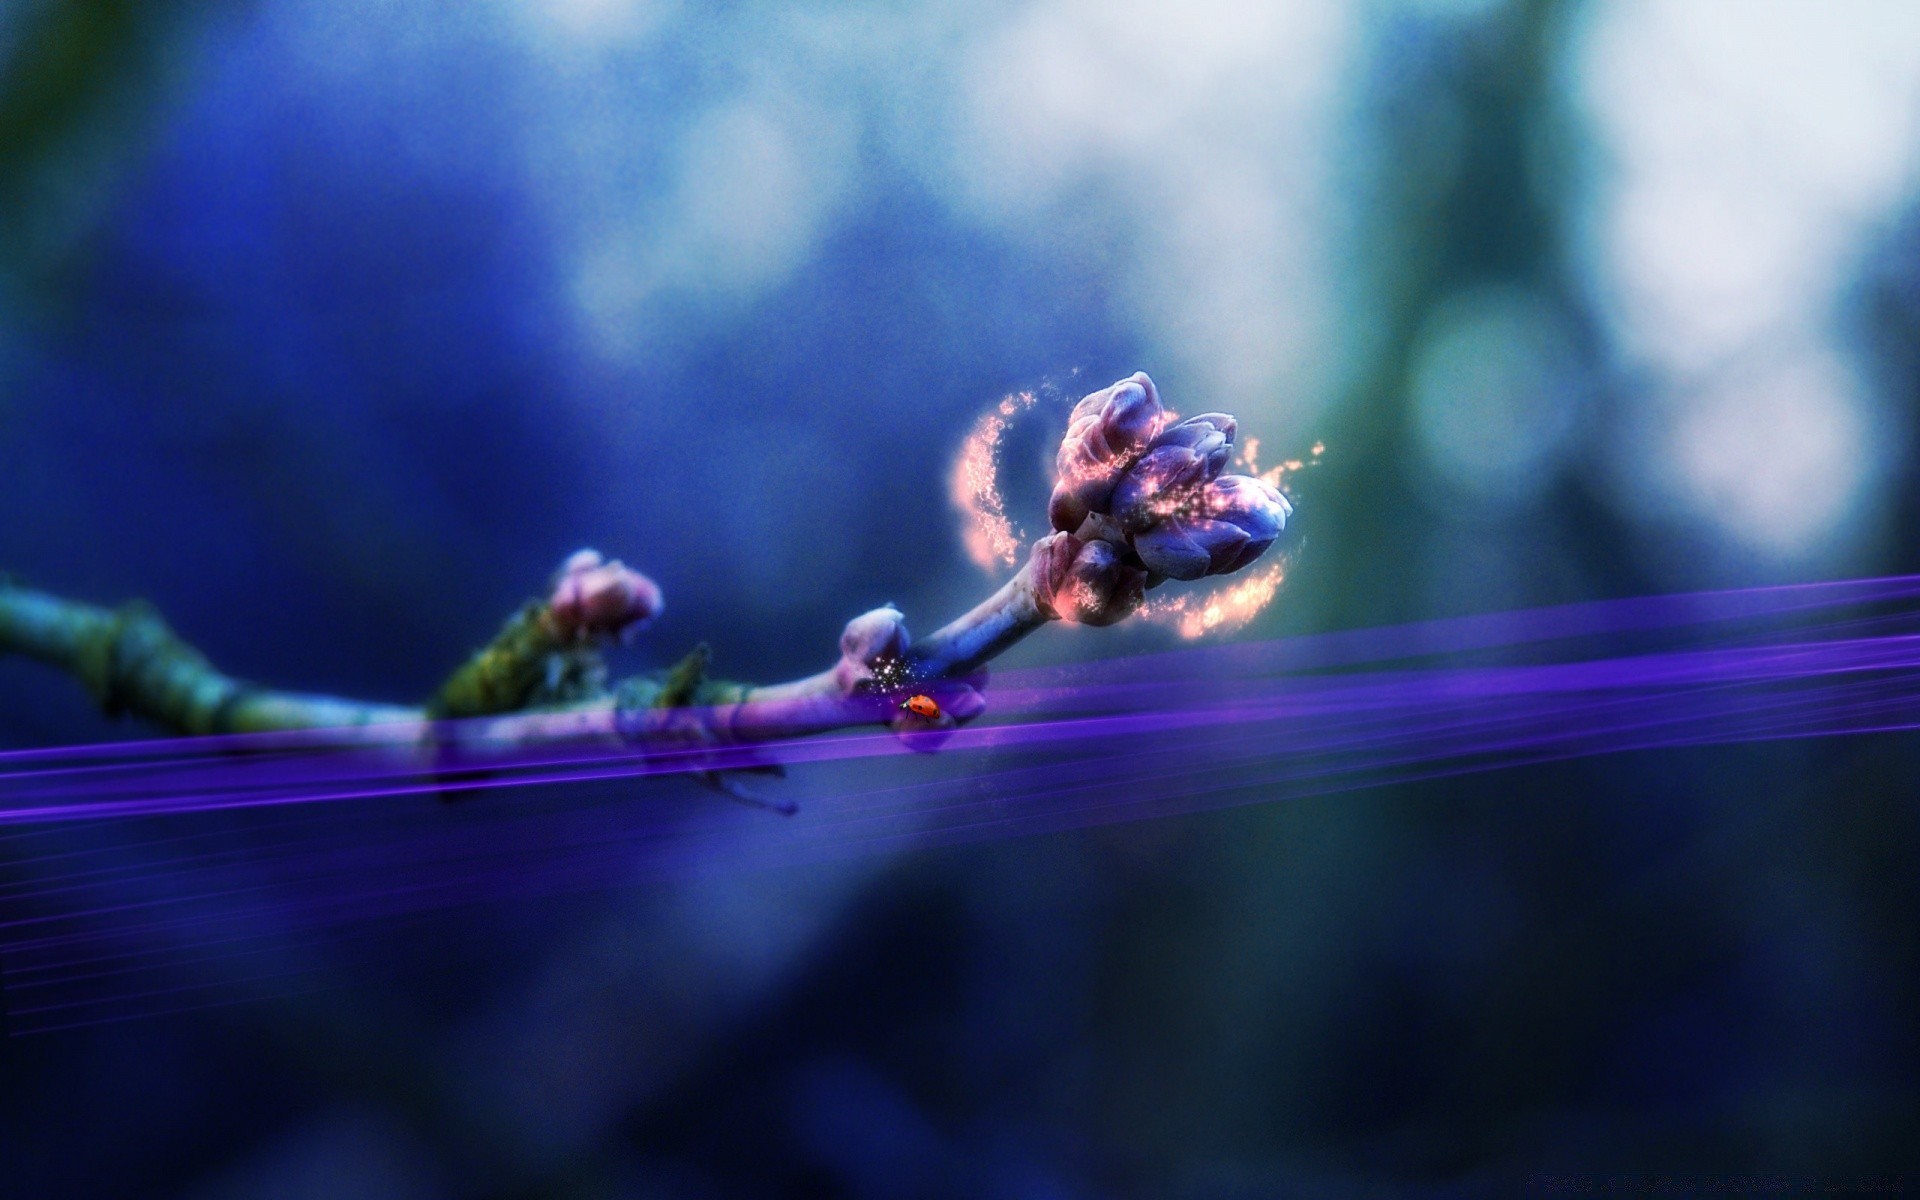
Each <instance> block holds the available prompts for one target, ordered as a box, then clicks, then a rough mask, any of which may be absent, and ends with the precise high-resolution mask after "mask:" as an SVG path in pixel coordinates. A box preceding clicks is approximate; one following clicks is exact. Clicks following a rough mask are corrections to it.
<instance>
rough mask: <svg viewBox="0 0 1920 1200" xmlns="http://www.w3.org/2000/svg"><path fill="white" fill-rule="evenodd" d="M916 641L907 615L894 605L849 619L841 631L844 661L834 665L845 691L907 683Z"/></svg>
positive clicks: (841, 689)
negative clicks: (909, 657) (909, 659)
mask: <svg viewBox="0 0 1920 1200" xmlns="http://www.w3.org/2000/svg"><path fill="white" fill-rule="evenodd" d="M912 644H913V637H912V635H910V634H909V633H908V632H907V618H906V617H905V616H904V615H903V614H902V613H901V612H900V610H899V609H897V608H894V607H893V606H892V605H887V606H886V607H884V608H876V609H874V610H872V611H871V612H865V613H861V614H860V615H859V616H857V617H855V618H854V619H853V620H851V621H848V622H847V627H846V629H845V630H843V631H842V632H841V634H840V661H839V663H838V664H836V665H835V667H834V668H833V672H834V682H835V683H836V684H837V685H838V686H839V688H840V691H841V694H843V695H848V696H851V695H853V694H854V693H855V692H868V691H876V690H878V691H888V690H891V689H894V688H897V687H900V686H901V685H903V684H904V683H906V682H907V679H906V669H907V661H906V654H907V649H908V647H910V646H911V645H912Z"/></svg>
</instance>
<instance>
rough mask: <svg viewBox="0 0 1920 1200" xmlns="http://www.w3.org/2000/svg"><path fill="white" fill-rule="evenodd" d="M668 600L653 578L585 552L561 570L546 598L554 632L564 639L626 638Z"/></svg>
mask: <svg viewBox="0 0 1920 1200" xmlns="http://www.w3.org/2000/svg"><path fill="white" fill-rule="evenodd" d="M665 606H666V601H665V600H664V599H663V598H662V597H661V595H660V588H659V586H658V585H656V584H655V583H654V582H653V580H651V579H648V578H647V577H646V576H645V575H642V574H641V573H640V572H638V571H636V570H634V569H633V568H631V567H629V566H627V565H625V564H624V563H622V562H621V561H620V560H619V559H613V560H611V561H608V560H606V559H603V558H601V556H600V554H599V552H598V551H595V550H581V551H578V552H577V553H575V554H574V555H573V556H572V557H570V558H568V559H567V561H566V562H565V563H564V564H563V565H562V566H561V568H560V573H559V574H558V575H557V576H555V577H554V581H553V591H552V594H551V595H550V596H549V598H548V600H547V612H548V613H549V615H550V617H551V619H552V621H553V625H554V628H555V629H556V630H557V631H558V632H559V633H560V635H561V637H562V638H566V639H571V640H575V641H590V640H593V639H596V638H613V637H620V638H624V637H626V636H628V635H630V634H633V633H636V632H638V631H639V630H640V629H641V628H643V627H645V625H646V624H647V622H649V621H651V620H652V619H653V618H654V617H656V616H658V615H659V614H660V611H661V610H662V609H663V608H664V607H665Z"/></svg>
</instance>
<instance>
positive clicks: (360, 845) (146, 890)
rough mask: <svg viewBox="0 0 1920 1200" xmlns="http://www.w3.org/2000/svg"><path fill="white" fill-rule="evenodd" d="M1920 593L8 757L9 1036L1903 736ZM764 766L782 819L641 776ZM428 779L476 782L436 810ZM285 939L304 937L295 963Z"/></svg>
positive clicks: (1482, 624)
mask: <svg viewBox="0 0 1920 1200" xmlns="http://www.w3.org/2000/svg"><path fill="white" fill-rule="evenodd" d="M1917 598H1920V578H1913V577H1905V578H1898V579H1879V580H1853V581H1845V582H1840V583H1832V584H1818V585H1802V586H1796V587H1786V588H1768V589H1755V590H1749V591H1740V592H1721V593H1702V594H1695V595H1689V596H1676V597H1658V598H1648V599H1635V600H1621V601H1608V602H1601V603H1595V604H1583V605H1575V606H1570V607H1566V608H1556V609H1542V610H1534V611H1530V612H1520V613H1506V614H1495V615H1490V616H1480V617H1466V618H1458V619H1452V620H1447V621H1432V622H1424V623H1420V624H1417V625H1408V626H1398V627H1394V628H1390V629H1382V630H1360V631H1351V632H1346V633H1336V634H1325V635H1317V636H1314V637H1305V638H1294V639H1286V640H1281V641H1273V642H1265V643H1242V644H1235V645H1221V646H1207V647H1198V648H1188V649H1184V650H1179V651H1173V652H1168V653H1161V654H1154V655H1145V656H1140V657H1136V658H1130V659H1123V660H1110V661H1106V662H1094V663H1083V664H1074V665H1070V666H1064V667H1045V668H1029V669H1025V670H1016V671H1007V672H1002V673H1001V674H1000V675H999V676H998V678H997V679H996V680H995V681H994V683H993V684H992V685H991V686H990V688H989V690H988V697H989V702H990V704H991V705H992V707H991V709H990V713H989V716H988V718H986V719H984V720H983V721H981V722H979V723H976V724H974V725H972V726H969V727H967V728H965V729H962V730H960V731H958V732H956V733H955V734H954V736H953V737H952V739H951V740H950V741H949V742H948V743H947V744H946V745H945V747H944V748H943V749H942V750H941V752H940V753H939V754H938V755H936V756H933V757H927V756H921V755H915V754H912V753H911V752H908V751H906V750H905V749H904V747H903V746H902V745H901V743H900V741H899V739H897V738H896V737H894V735H892V734H891V733H889V732H886V731H875V730H871V729H861V730H853V731H848V732H844V733H839V734H832V735H825V736H819V737H814V738H809V739H804V740H794V741H786V742H778V743H769V744H759V745H755V746H751V747H717V748H703V749H698V750H671V751H666V750H663V751H654V752H650V753H646V754H642V753H640V752H638V751H637V750H635V749H632V748H609V747H604V746H601V747H577V748H564V747H545V748H542V749H540V750H538V751H525V750H521V751H513V750H507V749H502V750H499V751H497V752H495V753H492V754H487V755H481V754H479V753H478V752H477V750H476V748H474V747H472V746H463V747H462V748H461V754H462V755H463V757H462V758H461V759H460V760H459V761H448V760H446V759H445V758H444V757H443V758H441V759H440V760H438V761H434V760H432V759H431V758H429V757H427V756H424V755H422V754H420V753H419V752H418V751H417V750H416V749H415V748H414V747H413V746H412V745H411V744H410V739H411V736H412V733H417V730H412V731H411V732H410V733H409V734H408V735H407V737H405V738H403V737H400V736H399V733H400V731H401V730H402V729H405V728H407V727H404V726H402V727H396V728H395V729H394V730H391V731H386V732H382V731H380V730H377V729H376V730H369V731H357V733H356V736H357V738H358V739H359V743H360V744H359V745H358V746H356V747H353V748H349V749H344V750H343V749H341V748H339V747H338V746H337V745H335V744H333V742H332V739H333V738H334V737H335V736H336V735H334V734H330V733H321V734H292V735H289V734H274V735H247V736H241V737H219V738H194V739H173V740H166V741H148V742H135V743H123V744H118V745H108V746H86V747H68V748H58V749H46V750H26V751H14V752H7V753H0V824H4V825H11V826H14V827H15V831H14V832H12V833H9V834H6V835H0V836H4V839H5V840H4V844H5V845H7V846H8V847H9V850H10V853H9V855H8V856H7V861H8V863H9V864H10V866H12V867H13V868H14V869H13V871H12V873H11V874H12V876H13V877H12V878H11V879H10V880H7V881H5V882H0V954H4V956H5V963H6V968H7V979H8V984H9V991H8V996H9V1013H10V1020H11V1027H12V1028H13V1029H14V1030H15V1031H16V1032H20V1031H28V1030H34V1029H48V1028H53V1027H57V1026H63V1025H66V1024H69V1023H88V1022H91V1021H94V1020H102V1019H112V1018H114V1017H116V1016H124V1015H137V1014H139V1013H142V1012H147V1011H153V1010H155V1009H156V1007H158V1006H162V1005H163V1003H164V1004H171V1003H172V1001H173V1000H174V999H177V998H179V997H181V996H191V995H203V994H204V995H205V996H207V997H208V999H207V1000H206V1002H208V1003H218V1002H225V1001H226V999H228V998H230V997H231V995H232V993H233V990H234V989H236V988H237V989H241V990H245V989H247V988H250V987H253V986H255V985H258V984H261V983H263V982H271V981H284V980H286V979H289V978H296V977H303V976H305V975H308V974H312V971H311V970H310V969H309V968H308V967H307V966H305V965H303V964H305V963H306V961H307V960H306V959H305V958H304V957H303V956H302V954H297V953H294V950H295V949H296V948H306V949H312V948H314V947H319V946H322V945H325V946H328V947H338V946H340V945H343V944H347V943H351V942H352V941H353V940H354V939H355V938H356V937H358V936H359V932H358V931H365V930H370V929H378V928H384V927H385V925H384V924H383V923H386V922H391V921H393V920H395V919H399V918H408V917H418V916H423V915H426V914H432V913H445V912H447V911H449V910H455V909H458V908H460V907H462V906H467V905H475V904H482V905H484V904H498V903H503V902H508V903H510V902H513V901H515V900H524V899H530V898H535V897H542V896H553V895H558V894H563V893H568V892H577V891H581V890H590V889H594V888H604V887H608V886H616V885H619V884H621V883H623V882H627V881H631V880H634V879H637V878H663V877H672V876H676V875H679V874H682V873H686V872H692V871H702V870H712V869H725V868H736V867H740V866H766V865H778V864H783V863H796V862H805V861H810V860H816V859H819V858H823V857H830V856H838V855H846V854H858V853H871V852H874V851H877V850H883V849H887V848H894V847H902V846H917V845H928V844H934V843H943V842H956V841H969V840H978V839H983V838H993V837H1004V836H1013V835H1019V834H1027V833H1036V832H1043V831H1053V830H1062V829H1070V828H1076V827H1081V826H1087V825H1094V824H1102V823H1107V822H1113V821H1121V820H1137V819H1142V818H1147V817H1154V816H1164V815H1171V814H1175V813H1186V812H1193V811H1199V810H1203V809H1208V808H1214V807H1219V806H1222V805H1226V804H1233V803H1246V802H1253V801H1260V800H1271V799H1278V798H1283V797H1287V796H1302V795H1310V794H1315V793H1325V792H1336V791H1343V790H1350V789H1355V788H1365V787H1372V786H1379V785H1382V784H1386V783H1394V782H1403V781H1408V780H1414V779H1422V778H1432V777H1438V776H1445V775H1458V774H1464V773H1469V772H1477V771H1489V770H1497V769H1501V768H1506V767H1513V766H1518V765H1522V764H1527V763H1538V762H1545V761H1554V760H1558V759H1565V758H1571V757H1579V756H1585V755H1594V754H1609V753H1618V752H1622V751H1628V750H1645V749H1657V748H1663V747H1678V746H1691V745H1703V744H1714V743H1727V742H1749V741H1766V740H1776V739H1783V738H1807V737H1828V736H1841V735H1848V734H1857V733H1866V732H1889V731H1900V730H1908V729H1913V728H1920V615H1916V614H1913V613H1907V612H1902V611H1900V609H1899V607H1898V606H1899V605H1900V604H1901V603H1903V602H1906V603H1911V602H1912V601H1913V600H1915V599H1917ZM767 761H774V762H779V763H782V764H784V765H786V766H788V767H790V768H793V769H794V770H795V775H794V778H793V780H791V781H790V782H789V784H787V785H775V786H785V787H788V788H790V789H797V790H802V791H806V792H809V793H810V794H809V795H808V796H807V797H806V798H805V804H804V807H803V810H802V812H801V814H800V815H799V816H797V817H795V818H791V819H783V818H780V817H775V816H772V815H769V814H766V813H761V812H756V811H752V810H748V809H744V808H741V807H739V806H735V805H730V804H727V803H725V802H723V801H721V800H720V799H718V798H717V797H713V796H710V795H709V794H706V793H698V794H695V793H693V792H692V789H688V788H677V789H676V788H663V787H662V786H661V785H660V784H658V783H653V784H646V785H639V784H635V783H634V782H633V781H634V780H637V779H641V778H647V777H658V776H673V775H685V774H686V773H688V772H692V771H699V770H724V769H731V768H740V767H746V766H751V765H754V764H756V763H761V762H767ZM448 787H456V788H458V789H459V791H460V792H461V793H462V794H463V795H466V796H469V797H472V798H471V799H468V800H467V801H465V802H464V803H461V804H457V805H442V804H439V803H437V802H435V801H434V800H433V797H434V796H435V795H436V794H439V793H441V792H442V791H443V790H444V789H446V788H448ZM304 952H305V951H304V950H303V953H304Z"/></svg>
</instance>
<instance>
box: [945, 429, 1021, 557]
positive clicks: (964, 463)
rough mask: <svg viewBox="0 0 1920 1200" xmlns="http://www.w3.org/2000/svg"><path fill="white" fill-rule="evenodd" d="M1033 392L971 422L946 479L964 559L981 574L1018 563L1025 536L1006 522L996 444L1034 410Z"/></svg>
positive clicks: (1011, 523) (1004, 501)
mask: <svg viewBox="0 0 1920 1200" xmlns="http://www.w3.org/2000/svg"><path fill="white" fill-rule="evenodd" d="M1033 401H1034V395H1033V393H1032V392H1018V393H1016V394H1014V395H1011V396H1008V397H1006V398H1005V399H1003V400H1001V401H1000V403H998V404H997V405H995V406H994V407H993V408H992V409H990V410H988V411H987V412H985V413H983V414H981V416H980V419H979V420H977V421H975V422H974V423H973V429H972V430H971V431H970V432H968V434H967V436H966V440H965V441H963V442H961V443H960V456H959V457H958V458H957V459H956V460H955V461H954V464H953V475H952V477H951V478H950V479H949V480H948V485H949V494H950V495H951V496H952V498H953V504H954V507H955V508H958V509H959V510H960V513H961V515H962V517H964V518H965V526H964V528H963V530H962V541H963V542H964V544H965V545H966V548H967V557H968V558H971V559H972V560H973V561H974V562H975V563H977V564H979V566H980V569H981V570H983V571H994V570H997V569H999V568H1001V567H1010V566H1012V565H1013V564H1014V563H1016V562H1018V561H1019V558H1020V547H1021V546H1022V544H1024V542H1025V540H1026V539H1025V537H1024V536H1023V535H1022V534H1021V532H1020V531H1019V530H1018V529H1016V528H1015V527H1014V525H1013V522H1012V521H1010V520H1008V518H1007V505H1006V500H1005V499H1004V498H1003V497H1002V496H1001V495H1000V444H1001V442H1002V441H1003V440H1005V438H1006V436H1007V430H1008V428H1009V427H1011V426H1012V424H1013V419H1014V418H1015V417H1016V416H1018V415H1019V414H1020V413H1022V412H1025V411H1026V410H1027V409H1029V408H1032V407H1033Z"/></svg>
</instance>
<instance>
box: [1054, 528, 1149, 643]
mask: <svg viewBox="0 0 1920 1200" xmlns="http://www.w3.org/2000/svg"><path fill="white" fill-rule="evenodd" d="M1032 565H1033V590H1034V597H1035V600H1036V601H1037V602H1038V603H1039V604H1040V605H1041V606H1042V607H1043V608H1044V609H1045V610H1046V611H1047V612H1048V613H1049V614H1050V615H1052V616H1055V617H1058V618H1059V619H1061V620H1063V621H1072V622H1075V623H1077V624H1081V625H1111V624H1113V623H1114V622H1116V621H1120V620H1122V619H1124V618H1125V617H1126V616H1127V615H1128V614H1130V613H1132V612H1133V610H1134V609H1136V608H1138V607H1140V602H1141V600H1142V599H1144V598H1145V595H1146V585H1147V573H1146V572H1145V571H1142V570H1141V569H1140V568H1138V567H1135V566H1130V565H1128V563H1127V562H1126V560H1125V557H1124V552H1122V551H1121V550H1118V549H1116V548H1115V547H1114V545H1113V543H1111V542H1106V541H1102V540H1100V539H1098V538H1095V539H1093V540H1091V541H1085V542H1083V541H1081V540H1080V539H1078V538H1076V537H1074V536H1073V535H1072V534H1066V533H1052V534H1048V535H1047V536H1046V537H1044V538H1041V539H1040V540H1039V541H1038V542H1035V543H1034V546H1033V558H1032Z"/></svg>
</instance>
